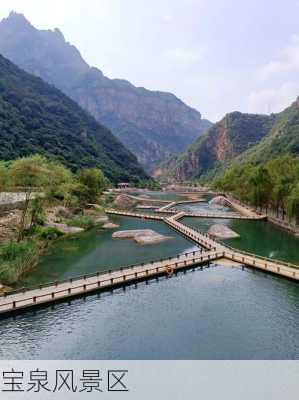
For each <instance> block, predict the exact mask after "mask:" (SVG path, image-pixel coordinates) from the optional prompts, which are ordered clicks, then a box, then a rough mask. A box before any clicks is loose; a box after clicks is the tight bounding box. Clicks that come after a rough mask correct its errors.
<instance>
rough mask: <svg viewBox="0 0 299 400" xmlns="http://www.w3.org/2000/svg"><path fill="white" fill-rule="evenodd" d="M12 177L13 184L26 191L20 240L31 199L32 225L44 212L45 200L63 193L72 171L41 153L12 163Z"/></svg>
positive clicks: (20, 226) (22, 235)
mask: <svg viewBox="0 0 299 400" xmlns="http://www.w3.org/2000/svg"><path fill="white" fill-rule="evenodd" d="M10 172H11V179H12V182H13V185H14V186H15V187H17V188H18V189H19V190H20V191H22V192H24V193H25V201H24V206H23V209H22V215H21V220H20V225H19V234H18V241H20V240H22V239H23V237H24V230H25V226H26V220H27V216H28V211H29V210H30V207H29V205H30V201H31V200H33V199H34V198H35V199H37V198H38V200H35V201H33V204H32V207H31V221H30V224H31V225H32V224H33V223H34V221H35V220H37V218H38V215H41V214H42V210H41V209H42V205H43V202H44V201H45V200H46V199H48V198H51V196H53V195H54V194H55V193H58V192H59V193H61V191H62V190H63V189H62V188H63V185H64V184H66V183H68V182H69V180H70V177H71V175H70V173H69V172H68V171H67V170H66V169H65V167H63V166H61V165H60V164H57V163H55V162H53V161H49V160H47V159H46V158H45V157H43V156H40V155H34V156H30V157H23V158H19V159H17V160H16V161H14V162H13V163H12V165H11V169H10Z"/></svg>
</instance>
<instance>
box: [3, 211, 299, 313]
mask: <svg viewBox="0 0 299 400" xmlns="http://www.w3.org/2000/svg"><path fill="white" fill-rule="evenodd" d="M106 212H107V214H113V215H121V216H125V217H126V216H127V217H135V218H141V219H148V220H158V221H163V222H164V223H166V224H167V225H168V226H169V227H170V228H171V229H174V230H175V231H177V232H178V233H180V234H181V235H183V236H185V237H186V238H188V239H189V240H191V241H193V242H194V243H196V245H198V246H200V249H199V250H198V251H193V252H191V253H186V254H181V255H177V256H175V257H170V258H167V259H160V260H155V261H151V262H149V263H143V264H140V265H133V266H129V267H128V266H126V267H123V268H121V269H119V270H117V271H116V270H110V271H99V272H97V273H95V274H91V275H86V276H80V277H77V278H72V279H68V280H65V281H62V282H54V283H53V282H52V283H49V284H47V285H41V286H39V287H36V288H31V289H24V290H23V289H22V290H18V291H14V292H9V293H8V294H6V295H2V296H0V315H1V316H4V315H10V314H11V313H16V312H20V311H22V310H26V309H28V308H32V307H37V306H41V305H45V304H50V303H55V302H58V301H62V300H65V299H70V298H73V297H77V296H82V295H86V294H88V293H92V292H95V291H101V290H103V291H104V290H105V291H107V290H113V289H114V288H117V287H121V286H126V285H129V284H133V283H137V282H138V281H144V280H148V279H153V278H157V277H159V276H165V275H166V276H170V275H171V274H173V273H176V272H177V271H180V270H184V269H188V268H194V267H196V266H201V268H203V266H204V265H209V264H210V262H214V263H215V261H217V260H221V259H225V260H227V261H228V262H231V263H232V265H235V264H236V263H238V264H242V265H243V266H244V267H245V266H248V267H253V268H256V269H259V270H262V271H265V272H270V273H273V274H275V275H279V276H283V277H286V278H288V279H292V280H294V281H297V282H298V281H299V266H297V265H293V264H290V263H285V262H282V261H277V260H272V259H267V258H264V257H260V256H257V255H254V254H250V253H247V252H243V251H239V250H236V249H233V248H231V247H229V246H226V245H223V244H222V243H219V242H217V241H216V240H214V239H213V238H212V237H211V236H210V235H208V234H205V233H202V232H200V231H199V230H196V229H194V228H191V227H189V226H187V225H185V224H184V223H182V222H181V221H180V219H182V218H183V217H186V216H189V213H185V212H183V211H182V212H178V213H177V214H175V215H171V216H168V217H162V216H158V215H151V214H142V213H134V212H128V211H117V210H112V209H108V210H106ZM217 217H218V215H217ZM252 217H254V216H251V215H250V216H248V218H249V219H251V218H252Z"/></svg>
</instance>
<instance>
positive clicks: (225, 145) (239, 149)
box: [155, 112, 276, 181]
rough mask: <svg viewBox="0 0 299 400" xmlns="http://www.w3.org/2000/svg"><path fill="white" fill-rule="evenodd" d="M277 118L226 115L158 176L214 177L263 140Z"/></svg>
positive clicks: (157, 171) (159, 169) (159, 172)
mask: <svg viewBox="0 0 299 400" xmlns="http://www.w3.org/2000/svg"><path fill="white" fill-rule="evenodd" d="M275 120H276V116H275V115H271V116H267V115H257V114H242V113H240V112H233V113H230V114H227V115H226V116H225V117H224V118H223V119H222V120H221V121H220V122H218V123H216V124H215V125H214V126H212V127H211V128H210V129H209V130H208V131H207V133H206V134H205V135H204V136H202V137H200V138H199V139H198V140H197V141H195V143H194V144H192V145H191V146H190V147H189V148H188V149H187V151H186V152H185V153H184V154H182V155H181V156H177V157H173V158H172V159H171V160H169V161H168V162H166V163H164V164H163V165H161V166H160V168H158V169H157V170H156V172H155V176H156V177H160V178H164V179H165V178H168V179H173V180H176V181H185V180H191V179H195V178H202V177H203V176H205V177H212V176H213V175H214V174H215V173H217V172H218V171H221V170H222V169H224V168H225V166H226V164H227V163H229V162H230V161H231V160H232V159H234V158H235V157H236V156H238V155H240V154H241V153H243V152H244V151H246V150H247V149H249V148H251V147H253V146H254V145H256V144H257V143H258V142H260V140H261V139H262V138H264V137H265V136H266V135H267V133H268V132H269V131H270V130H271V128H272V127H273V125H274V123H275Z"/></svg>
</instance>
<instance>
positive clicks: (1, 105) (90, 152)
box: [0, 55, 148, 182]
mask: <svg viewBox="0 0 299 400" xmlns="http://www.w3.org/2000/svg"><path fill="white" fill-rule="evenodd" d="M35 153H40V154H43V155H46V156H48V157H51V158H55V159H58V160H60V161H61V162H63V163H64V164H65V165H66V166H68V167H69V168H71V169H72V170H76V169H78V168H81V167H100V168H101V169H102V170H103V172H104V173H105V175H106V176H107V177H108V178H109V179H110V180H111V181H112V182H119V181H124V180H125V181H127V180H128V181H134V182H138V181H140V180H144V179H147V178H148V177H147V175H146V174H145V172H144V171H143V169H142V167H141V166H140V165H139V164H138V162H137V159H136V157H135V156H134V155H133V154H132V153H131V152H130V151H129V150H127V149H126V148H125V147H124V146H123V145H122V144H121V143H120V142H119V141H118V139H116V138H115V137H114V136H113V135H112V133H111V132H110V131H109V130H108V129H107V128H105V127H104V126H102V125H100V124H99V123H98V122H96V120H95V119H94V118H93V117H92V116H91V115H89V114H88V113H87V112H86V111H84V110H83V109H82V108H81V107H80V106H79V105H78V104H77V103H75V102H74V101H73V100H71V99H69V98H68V97H67V96H66V95H64V94H63V93H62V92H61V91H60V90H58V89H56V88H55V87H53V86H51V85H49V84H47V83H45V82H44V81H42V80H41V79H40V78H37V77H35V76H32V75H30V74H28V73H26V72H24V71H23V70H21V69H20V68H18V67H17V66H15V65H14V64H13V63H11V62H10V61H9V60H7V59H5V58H4V57H2V56H1V55H0V160H11V159H15V158H17V157H20V156H27V155H31V154H35Z"/></svg>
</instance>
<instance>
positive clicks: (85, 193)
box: [74, 168, 108, 203]
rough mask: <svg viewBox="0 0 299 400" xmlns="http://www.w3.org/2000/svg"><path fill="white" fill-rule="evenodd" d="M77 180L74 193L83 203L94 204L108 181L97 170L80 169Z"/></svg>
mask: <svg viewBox="0 0 299 400" xmlns="http://www.w3.org/2000/svg"><path fill="white" fill-rule="evenodd" d="M77 180H78V182H77V185H76V187H75V190H74V192H75V193H76V194H77V196H78V197H79V198H80V200H81V202H83V203H95V202H96V201H97V200H98V198H99V195H100V194H101V193H103V191H104V190H105V189H106V188H107V187H108V180H107V179H106V178H105V176H104V174H103V173H102V171H101V170H100V169H98V168H87V169H81V170H80V171H78V174H77Z"/></svg>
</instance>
